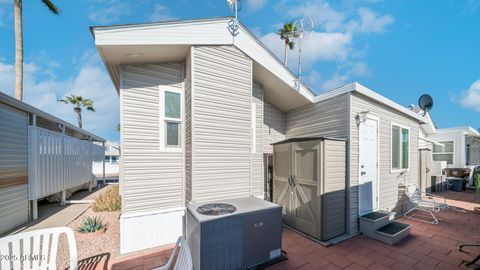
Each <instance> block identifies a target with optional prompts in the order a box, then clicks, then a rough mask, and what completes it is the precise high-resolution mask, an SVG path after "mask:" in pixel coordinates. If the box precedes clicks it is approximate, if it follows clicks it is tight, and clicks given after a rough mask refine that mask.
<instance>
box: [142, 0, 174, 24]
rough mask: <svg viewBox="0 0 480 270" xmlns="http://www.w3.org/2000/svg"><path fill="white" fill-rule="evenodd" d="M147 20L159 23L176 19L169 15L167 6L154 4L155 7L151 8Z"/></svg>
mask: <svg viewBox="0 0 480 270" xmlns="http://www.w3.org/2000/svg"><path fill="white" fill-rule="evenodd" d="M148 19H149V20H150V21H152V22H159V21H168V20H174V19H176V17H175V16H173V15H172V14H171V13H170V10H169V9H168V7H167V6H164V5H160V4H155V6H153V13H152V14H150V15H149V16H148Z"/></svg>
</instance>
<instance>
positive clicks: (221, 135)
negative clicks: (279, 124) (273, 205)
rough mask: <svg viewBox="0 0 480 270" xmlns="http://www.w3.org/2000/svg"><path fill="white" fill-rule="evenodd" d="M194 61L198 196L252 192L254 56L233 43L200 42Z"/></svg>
mask: <svg viewBox="0 0 480 270" xmlns="http://www.w3.org/2000/svg"><path fill="white" fill-rule="evenodd" d="M193 62H194V66H193V70H194V71H193V72H194V74H195V75H194V81H193V85H192V92H193V99H192V107H193V110H194V119H193V129H194V130H193V132H194V133H193V148H192V151H193V167H192V172H193V174H194V175H193V182H192V188H193V200H195V201H207V200H214V199H223V198H232V197H245V196H249V195H250V156H251V148H250V147H251V142H250V136H251V135H250V134H251V132H250V130H251V125H250V118H251V113H250V110H251V99H252V61H251V60H250V59H249V58H248V57H247V56H245V55H244V54H243V53H242V52H240V51H239V50H238V49H236V48H234V47H231V46H215V47H208V46H199V47H195V48H194V58H193Z"/></svg>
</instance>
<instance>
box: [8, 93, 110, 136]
mask: <svg viewBox="0 0 480 270" xmlns="http://www.w3.org/2000/svg"><path fill="white" fill-rule="evenodd" d="M0 103H3V104H6V105H8V106H10V107H13V108H15V109H17V110H20V111H23V112H26V113H29V114H35V115H37V116H38V117H41V118H43V119H45V120H47V121H49V122H52V123H55V124H61V125H64V126H65V127H66V128H68V129H70V130H72V131H73V132H76V133H78V134H82V135H83V136H85V137H87V138H88V137H90V138H91V139H92V140H93V141H98V142H105V139H103V138H101V137H99V136H97V135H95V134H93V133H90V132H88V131H86V130H84V129H81V128H79V127H77V126H75V125H72V124H70V123H68V122H67V121H64V120H62V119H60V118H57V117H55V116H53V115H51V114H49V113H46V112H44V111H42V110H40V109H37V108H35V107H33V106H31V105H28V104H27V103H25V102H22V101H19V100H16V99H15V98H13V97H11V96H9V95H7V94H5V93H2V92H0Z"/></svg>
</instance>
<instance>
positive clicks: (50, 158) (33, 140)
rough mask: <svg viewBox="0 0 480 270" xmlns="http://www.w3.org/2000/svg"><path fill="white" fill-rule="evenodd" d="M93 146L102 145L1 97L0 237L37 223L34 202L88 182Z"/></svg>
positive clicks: (96, 153)
mask: <svg viewBox="0 0 480 270" xmlns="http://www.w3.org/2000/svg"><path fill="white" fill-rule="evenodd" d="M92 141H97V142H104V140H103V139H102V138H100V137H98V136H96V135H94V134H91V133H89V132H87V131H85V130H82V129H80V128H77V127H75V126H73V125H71V124H69V123H67V122H65V121H63V120H61V119H58V118H56V117H54V116H52V115H50V114H47V113H45V112H43V111H41V110H39V109H37V108H34V107H32V106H30V105H28V104H26V103H23V102H21V101H18V100H16V99H14V98H12V97H10V96H8V95H6V94H4V93H1V92H0V234H2V233H5V232H7V231H9V230H11V229H13V228H15V227H16V226H19V225H21V224H22V223H25V222H27V221H28V220H29V219H36V214H37V213H36V212H37V209H36V202H37V200H38V199H41V198H44V197H46V196H48V195H52V194H55V193H58V192H62V191H65V190H67V189H69V188H73V187H76V186H79V185H83V184H85V183H89V182H93V180H94V178H92V170H91V169H92V161H93V160H98V159H99V160H102V159H103V155H102V154H103V153H102V151H103V147H101V146H99V145H94V144H93V143H91V142H92ZM66 146H68V149H67V148H66Z"/></svg>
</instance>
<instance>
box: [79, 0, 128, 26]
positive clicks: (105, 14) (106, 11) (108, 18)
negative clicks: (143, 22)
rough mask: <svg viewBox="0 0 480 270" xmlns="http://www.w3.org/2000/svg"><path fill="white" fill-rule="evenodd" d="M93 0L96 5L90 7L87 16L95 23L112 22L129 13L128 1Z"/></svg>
mask: <svg viewBox="0 0 480 270" xmlns="http://www.w3.org/2000/svg"><path fill="white" fill-rule="evenodd" d="M94 2H96V5H93V6H92V7H90V11H89V12H88V14H87V17H88V19H89V20H91V21H93V22H95V23H99V24H108V23H112V22H115V21H118V19H120V18H122V17H124V16H126V15H129V14H130V10H131V6H130V4H129V2H125V1H120V0H95V1H94Z"/></svg>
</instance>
